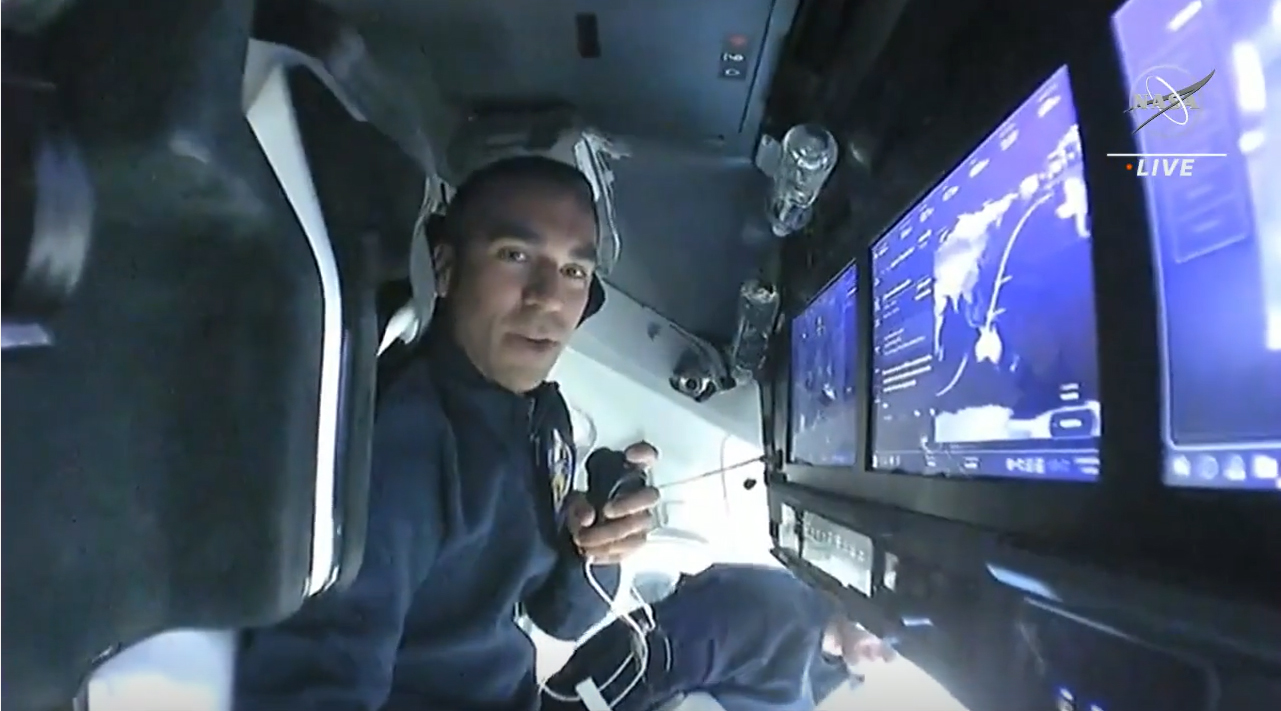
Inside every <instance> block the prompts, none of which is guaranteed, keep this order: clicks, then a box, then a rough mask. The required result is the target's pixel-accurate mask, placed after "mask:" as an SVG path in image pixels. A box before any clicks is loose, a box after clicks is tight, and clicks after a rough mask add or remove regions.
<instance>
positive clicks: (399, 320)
mask: <svg viewBox="0 0 1281 711" xmlns="http://www.w3.org/2000/svg"><path fill="white" fill-rule="evenodd" d="M418 330H419V320H418V310H417V309H416V308H414V304H413V303H408V304H405V305H404V306H402V307H400V308H399V309H398V310H397V311H396V313H394V314H392V317H391V320H389V321H387V328H385V329H383V338H382V341H380V342H379V343H378V355H382V354H383V352H384V351H386V350H387V349H388V348H391V345H392V344H393V343H395V342H396V341H401V342H402V343H409V342H411V341H413V340H414V339H415V338H417V337H418Z"/></svg>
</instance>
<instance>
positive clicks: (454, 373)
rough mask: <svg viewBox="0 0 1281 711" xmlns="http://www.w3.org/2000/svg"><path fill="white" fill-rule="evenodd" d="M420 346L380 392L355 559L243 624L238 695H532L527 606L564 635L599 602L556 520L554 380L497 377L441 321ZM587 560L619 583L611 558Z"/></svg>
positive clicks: (356, 709) (466, 705) (365, 710)
mask: <svg viewBox="0 0 1281 711" xmlns="http://www.w3.org/2000/svg"><path fill="white" fill-rule="evenodd" d="M434 330H436V331H440V330H443V329H434ZM423 350H424V353H423V355H422V356H420V357H417V358H415V359H414V360H413V361H412V362H410V363H409V364H408V365H407V366H406V367H405V368H404V370H403V371H402V372H400V373H399V374H398V375H397V376H396V378H395V380H394V381H393V382H392V383H391V384H390V385H389V386H388V387H387V389H386V390H384V392H383V393H382V395H381V396H380V402H379V406H378V412H377V420H376V423H375V428H374V449H373V465H372V475H371V476H372V483H371V490H370V516H369V532H368V541H367V544H366V550H365V557H364V563H363V565H362V567H361V570H360V574H359V575H358V577H357V579H356V581H355V582H354V583H353V585H352V586H351V587H350V588H349V589H347V590H344V591H339V592H336V593H333V594H326V595H323V596H321V597H319V598H317V599H315V600H312V601H309V602H308V604H306V605H305V606H304V608H303V610H302V611H300V612H299V613H298V614H297V615H295V616H294V617H293V618H291V619H289V620H287V621H286V622H284V623H282V624H280V625H277V626H274V627H271V628H267V629H260V630H254V631H252V632H250V633H247V634H246V639H245V641H244V643H243V645H242V649H241V652H240V655H239V658H238V660H237V689H236V701H235V709H236V711H259V710H263V711H265V710H268V709H270V710H272V711H293V710H295V709H296V710H297V711H304V710H305V711H372V710H374V709H385V710H387V711H399V710H401V709H405V710H409V709H412V710H413V711H432V710H436V709H442V710H448V711H535V709H537V708H539V690H538V686H537V682H536V680H535V677H534V647H533V644H532V642H531V641H530V640H529V638H528V637H527V636H526V635H525V633H524V632H522V631H521V630H520V628H519V627H518V626H517V624H516V621H515V617H514V616H515V613H516V611H517V608H518V606H519V607H523V609H524V610H525V611H526V613H527V614H528V615H529V617H530V618H531V619H532V620H533V621H534V623H535V624H537V625H538V626H539V627H540V628H541V629H542V630H544V631H545V632H547V633H548V634H550V635H552V636H554V637H558V638H562V639H576V638H578V637H579V636H581V635H582V634H584V633H585V632H586V631H587V630H588V629H589V628H590V627H591V626H592V625H593V624H595V623H596V622H598V621H599V620H601V619H602V618H603V616H604V615H605V614H606V612H607V610H608V605H607V604H606V602H605V601H604V600H602V599H601V598H600V597H599V596H598V595H597V594H596V593H595V592H594V591H593V590H592V588H591V587H590V584H589V583H588V581H587V578H586V575H585V574H584V570H583V561H582V559H581V557H580V556H579V555H578V553H577V552H576V550H575V549H574V547H573V545H572V543H571V541H570V540H569V537H568V534H567V533H566V530H565V528H564V527H563V526H562V521H561V520H560V515H559V514H560V505H561V503H562V501H563V498H564V493H565V492H566V490H567V489H568V488H569V486H570V484H571V483H572V476H573V471H574V451H573V441H574V438H573V433H572V432H571V429H570V419H569V411H568V408H567V407H566V405H565V401H564V399H563V398H562V397H561V395H560V393H559V391H558V390H557V388H556V386H555V385H554V384H544V385H543V386H541V387H539V388H538V389H537V390H536V391H535V392H533V393H531V394H529V395H527V396H521V395H516V394H513V393H511V392H510V391H507V390H504V389H502V388H500V387H498V386H496V385H494V384H492V383H490V382H488V381H487V380H485V379H484V378H483V377H482V376H481V374H480V373H479V372H478V371H477V370H476V368H475V367H474V366H473V365H472V364H471V362H470V361H469V360H468V359H467V357H466V356H465V355H464V354H463V353H462V351H461V349H459V348H458V347H457V346H456V345H455V344H454V343H453V341H452V339H451V338H449V337H448V336H447V335H445V334H441V333H432V334H429V336H428V340H427V343H425V344H424V346H423ZM593 572H594V573H595V577H596V579H597V580H598V581H599V582H600V583H601V585H602V586H603V587H604V588H605V590H606V591H607V592H610V593H613V592H614V591H616V590H617V586H618V568H617V566H604V567H598V568H595V569H594V570H593Z"/></svg>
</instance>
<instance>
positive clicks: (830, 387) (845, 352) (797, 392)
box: [791, 264, 858, 466]
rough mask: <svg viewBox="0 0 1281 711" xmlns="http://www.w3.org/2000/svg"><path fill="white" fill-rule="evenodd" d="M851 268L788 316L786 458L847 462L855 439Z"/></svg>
mask: <svg viewBox="0 0 1281 711" xmlns="http://www.w3.org/2000/svg"><path fill="white" fill-rule="evenodd" d="M855 279H856V270H855V268H854V265H853V264H851V265H850V266H849V267H847V268H846V269H845V271H843V272H841V274H840V275H839V276H837V277H836V279H835V280H833V281H832V283H831V284H828V285H827V287H826V288H824V289H823V291H822V292H820V293H819V295H818V296H816V297H815V298H814V301H813V302H811V303H810V305H809V306H808V307H806V309H805V310H804V311H802V312H801V314H800V315H799V316H797V317H796V319H795V320H794V321H793V322H792V407H791V426H792V460H793V461H795V462H800V463H804V464H816V465H825V466H836V465H841V466H849V465H852V464H854V462H855V458H856V456H857V454H856V452H855V448H856V445H857V443H858V418H857V411H858V403H857V402H856V401H855V397H854V390H855V384H856V383H857V380H858V371H857V367H858V363H857V361H858V343H857V340H858V332H857V331H858V330H857V328H856V325H857V324H856V323H855V314H856V311H857V308H858V306H857V304H856V303H855V298H854V294H855Z"/></svg>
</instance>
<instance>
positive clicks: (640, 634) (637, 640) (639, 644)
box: [538, 560, 657, 709]
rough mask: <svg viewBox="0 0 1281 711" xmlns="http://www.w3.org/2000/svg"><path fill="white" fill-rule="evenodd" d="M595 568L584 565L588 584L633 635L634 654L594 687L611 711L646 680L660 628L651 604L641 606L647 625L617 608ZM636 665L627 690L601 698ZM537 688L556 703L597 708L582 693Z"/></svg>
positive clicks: (644, 603)
mask: <svg viewBox="0 0 1281 711" xmlns="http://www.w3.org/2000/svg"><path fill="white" fill-rule="evenodd" d="M594 565H595V563H593V562H592V561H590V560H589V561H586V562H584V563H583V575H584V576H586V578H587V584H588V585H590V586H591V588H592V591H593V592H595V593H596V594H597V595H598V596H599V597H600V599H601V600H603V601H605V604H606V605H608V606H609V611H610V613H611V614H613V616H614V617H615V618H617V619H619V620H622V622H623V624H625V625H627V627H628V628H629V629H630V630H631V632H632V653H631V654H630V655H628V656H627V658H626V659H624V660H623V661H622V662H620V663H619V665H618V667H617V668H616V669H614V671H613V672H612V673H611V674H610V675H609V678H607V679H605V680H604V681H603V682H601V683H599V684H593V687H594V688H595V689H596V690H597V692H596V696H598V697H599V698H601V699H603V700H604V703H605V704H606V706H607V707H608V708H611V709H612V708H613V707H614V706H615V705H617V704H618V702H619V701H622V700H623V699H624V698H626V697H627V695H628V694H630V693H631V692H632V690H633V689H635V688H636V686H637V685H638V684H640V683H641V680H643V679H644V678H645V673H646V672H647V671H649V633H650V632H652V631H653V630H654V628H655V627H656V626H657V622H656V621H655V620H654V610H653V608H651V607H650V606H649V603H646V602H644V601H642V602H641V605H640V609H641V610H642V611H643V612H644V613H645V624H644V625H642V624H641V623H640V622H637V621H636V620H635V619H633V618H632V616H631V615H630V614H629V613H628V612H627V611H625V610H623V609H622V608H621V607H620V606H619V605H618V602H617V601H616V600H615V599H614V598H612V597H611V596H610V595H609V593H607V592H606V591H605V588H604V586H603V585H601V584H600V581H599V580H597V579H596V574H595V573H594V572H593V571H592V566H594ZM628 593H629V594H631V595H632V596H633V597H639V596H637V595H636V594H635V590H634V589H631V588H629V589H628ZM575 649H577V648H575ZM633 661H635V662H636V675H635V676H634V677H633V678H632V679H631V681H629V682H628V683H627V686H626V687H624V688H623V690H622V691H621V692H619V693H618V694H617V695H615V696H614V698H613V699H604V698H603V696H601V695H600V692H601V691H604V690H606V689H608V688H609V687H610V685H612V684H613V683H614V682H615V681H617V680H618V678H619V677H620V676H622V675H623V673H624V672H625V671H627V667H628V665H630V664H631V663H632V662H633ZM589 681H592V682H594V680H592V679H590V678H588V679H585V680H584V683H586V682H589ZM538 685H539V688H540V689H541V690H542V692H543V693H544V694H546V695H547V696H549V697H551V698H553V699H556V700H557V701H566V702H571V703H572V702H579V703H582V704H584V705H585V706H587V707H588V708H589V709H590V708H591V707H593V706H595V705H596V704H595V703H591V702H592V701H594V699H588V698H584V695H583V693H582V692H581V691H579V693H574V694H563V693H561V692H558V691H556V690H554V689H551V688H549V687H548V686H547V683H546V682H545V681H540V682H539V683H538ZM579 686H580V687H581V686H582V685H581V684H580V685H579ZM576 688H577V687H576Z"/></svg>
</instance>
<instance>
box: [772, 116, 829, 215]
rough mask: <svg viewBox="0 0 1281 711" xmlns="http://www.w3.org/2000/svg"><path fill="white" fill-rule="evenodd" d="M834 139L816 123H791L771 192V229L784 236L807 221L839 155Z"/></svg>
mask: <svg viewBox="0 0 1281 711" xmlns="http://www.w3.org/2000/svg"><path fill="white" fill-rule="evenodd" d="M839 152H840V151H839V149H838V147H837V144H836V139H835V138H834V137H833V136H832V134H831V133H830V132H829V131H828V130H827V129H825V128H823V127H822V126H819V125H818V124H812V123H806V124H801V125H799V126H793V127H792V128H791V129H789V130H788V132H787V133H786V134H784V135H783V141H782V145H781V149H780V155H779V159H778V165H777V166H776V167H775V169H774V186H773V190H772V191H771V193H770V203H769V222H770V229H771V230H772V231H773V232H774V234H775V235H776V236H778V237H786V236H787V235H789V234H792V233H793V232H796V231H797V230H800V229H801V228H803V227H805V225H807V224H808V223H809V221H810V216H811V207H812V206H813V205H814V200H816V199H817V198H818V193H819V191H820V190H822V189H823V184H824V183H826V182H827V178H828V176H830V175H831V174H832V169H833V168H835V167H836V158H837V155H838V154H839Z"/></svg>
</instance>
